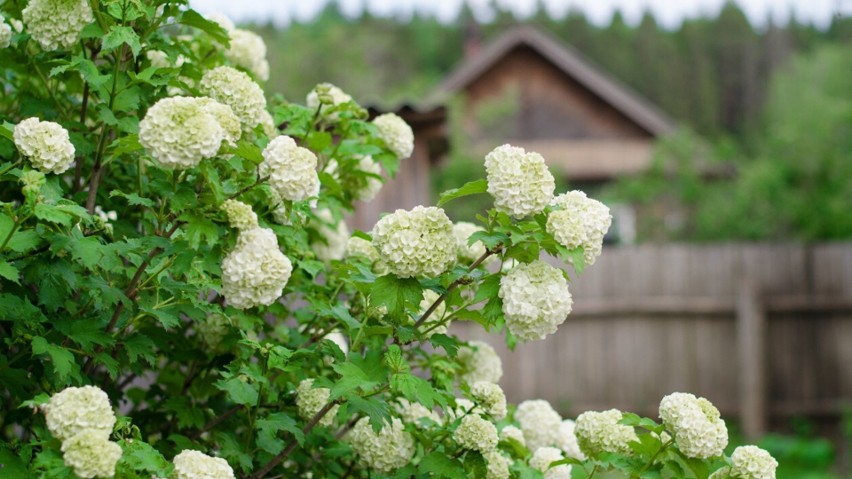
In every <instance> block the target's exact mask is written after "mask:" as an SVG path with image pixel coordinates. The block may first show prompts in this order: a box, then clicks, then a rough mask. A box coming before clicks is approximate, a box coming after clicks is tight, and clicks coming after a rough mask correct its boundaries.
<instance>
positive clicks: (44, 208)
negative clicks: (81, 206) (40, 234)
mask: <svg viewBox="0 0 852 479" xmlns="http://www.w3.org/2000/svg"><path fill="white" fill-rule="evenodd" d="M34 212H35V215H36V218H38V219H40V220H44V221H49V222H51V223H58V224H61V225H63V226H69V225H71V221H72V220H73V219H74V218H73V217H72V216H71V215H69V214H68V213H66V212H64V211H62V210H60V209H59V208H57V207H56V206H53V205H49V204H47V203H39V204H37V205H36V206H35V209H34Z"/></svg>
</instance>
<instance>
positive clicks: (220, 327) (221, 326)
mask: <svg viewBox="0 0 852 479" xmlns="http://www.w3.org/2000/svg"><path fill="white" fill-rule="evenodd" d="M230 329H231V323H230V321H228V318H226V317H225V316H224V315H221V314H211V315H209V316H207V317H206V318H204V321H199V322H198V323H196V324H195V332H196V333H197V334H198V337H199V338H201V341H202V342H203V343H204V345H205V346H207V347H208V348H209V349H210V350H211V351H218V350H219V346H220V345H221V343H222V339H224V338H225V335H226V334H228V331H229V330H230Z"/></svg>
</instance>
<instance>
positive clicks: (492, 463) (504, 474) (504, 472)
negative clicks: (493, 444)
mask: <svg viewBox="0 0 852 479" xmlns="http://www.w3.org/2000/svg"><path fill="white" fill-rule="evenodd" d="M482 457H484V458H485V479H509V475H510V473H509V466H511V465H512V460H511V459H509V458H508V457H506V456H504V455H503V454H502V453H500V451H499V450H498V449H492V450H490V451H488V452H486V453H484V454H483V455H482Z"/></svg>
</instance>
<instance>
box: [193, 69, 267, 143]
mask: <svg viewBox="0 0 852 479" xmlns="http://www.w3.org/2000/svg"><path fill="white" fill-rule="evenodd" d="M199 89H200V90H201V93H203V94H204V95H207V96H209V97H210V98H212V99H214V100H216V101H218V102H219V103H222V104H225V105H228V106H229V107H231V110H233V111H234V114H235V115H237V118H239V119H240V125H241V126H242V129H243V131H251V130H253V129H254V127H255V126H257V125H258V124H259V123H260V120H261V118H262V116H263V112H264V111H266V97H265V96H263V90H261V89H260V86H258V84H257V83H255V82H254V80H252V79H251V77H250V76H248V75H246V74H245V73H243V72H241V71H239V70H236V69H234V68H231V67H227V66H220V67H216V68H214V69H212V70H209V71H208V72H206V73H205V74H204V76H203V77H201V83H200V84H199Z"/></svg>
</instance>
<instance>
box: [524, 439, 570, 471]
mask: <svg viewBox="0 0 852 479" xmlns="http://www.w3.org/2000/svg"><path fill="white" fill-rule="evenodd" d="M562 459H565V458H564V457H562V451H560V450H559V449H556V448H555V447H540V448H538V449H536V450H535V453H533V457H532V458H530V467H533V468H535V469H538V470H539V471H541V472H542V473H543V474H544V479H571V466H569V465H568V464H562V465H559V466H556V467H550V464H551V463H553V462H556V461H561V460H562Z"/></svg>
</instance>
